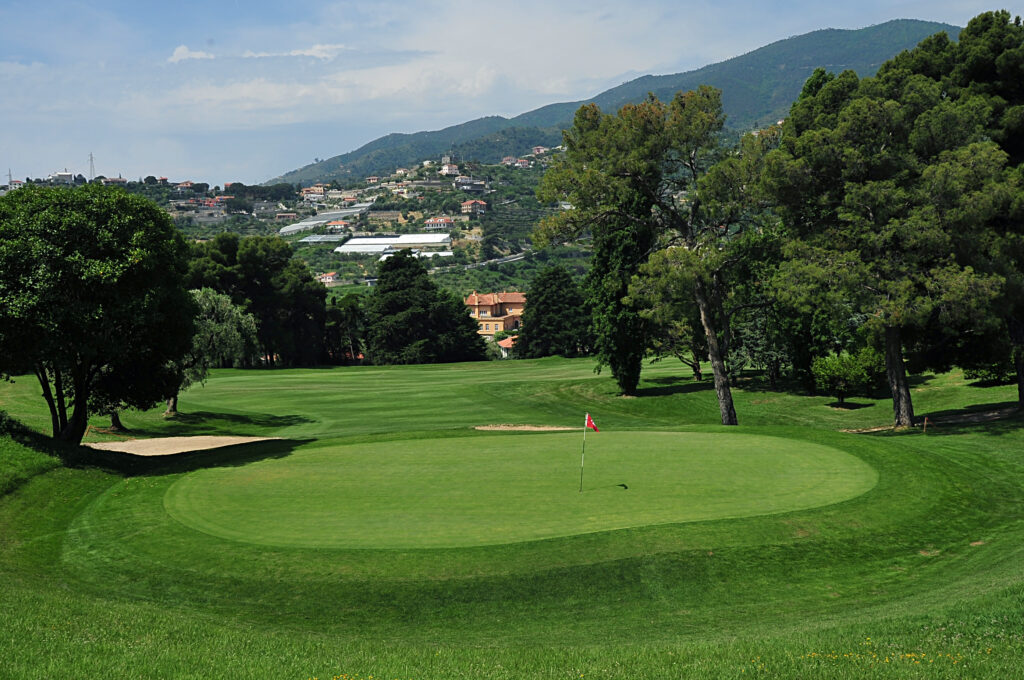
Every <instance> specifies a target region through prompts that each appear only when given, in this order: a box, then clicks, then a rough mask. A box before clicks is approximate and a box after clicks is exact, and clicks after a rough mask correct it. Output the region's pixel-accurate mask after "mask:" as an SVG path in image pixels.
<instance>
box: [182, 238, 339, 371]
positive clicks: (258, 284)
mask: <svg viewBox="0 0 1024 680" xmlns="http://www.w3.org/2000/svg"><path fill="white" fill-rule="evenodd" d="M292 255H293V251H292V247H291V246H290V245H289V244H288V243H287V242H286V241H284V240H283V239H281V238H280V237H278V236H247V237H245V238H240V237H239V236H238V235H237V234H231V233H222V234H218V235H217V236H216V237H215V238H214V239H213V240H211V241H208V242H206V243H197V244H195V245H194V246H193V248H192V259H191V261H190V262H189V272H188V276H187V278H186V282H187V284H188V286H189V287H190V288H212V289H214V290H216V291H218V292H220V293H224V294H226V295H228V296H230V297H231V300H232V301H233V302H234V303H235V304H238V305H241V306H242V307H244V308H245V310H246V311H247V312H249V313H250V314H252V315H253V316H254V317H255V318H256V321H257V338H258V340H259V344H260V351H261V354H262V355H263V357H264V358H265V361H266V362H267V364H268V365H276V364H277V363H279V362H280V363H282V364H284V365H286V366H294V365H299V366H313V365H315V364H316V363H317V361H318V360H319V359H320V357H321V356H322V352H323V342H324V324H325V315H326V311H325V300H326V297H327V290H326V289H325V288H324V286H323V284H321V283H320V282H319V281H317V280H316V279H314V278H313V275H312V274H311V273H310V271H309V269H308V267H306V265H305V264H303V263H302V262H301V261H299V260H296V259H294V258H293V257H292Z"/></svg>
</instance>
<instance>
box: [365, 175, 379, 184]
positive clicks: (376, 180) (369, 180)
mask: <svg viewBox="0 0 1024 680" xmlns="http://www.w3.org/2000/svg"><path fill="white" fill-rule="evenodd" d="M379 182H380V177H378V176H377V175H370V176H369V177H367V178H366V183H367V184H378V183H379Z"/></svg>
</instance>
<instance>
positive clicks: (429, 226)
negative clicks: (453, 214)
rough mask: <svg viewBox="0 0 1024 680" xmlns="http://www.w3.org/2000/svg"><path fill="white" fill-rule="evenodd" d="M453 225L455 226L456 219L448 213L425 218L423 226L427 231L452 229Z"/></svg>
mask: <svg viewBox="0 0 1024 680" xmlns="http://www.w3.org/2000/svg"><path fill="white" fill-rule="evenodd" d="M453 226H455V220H453V219H452V218H450V217H448V216H447V215H441V216H440V217H430V218H427V219H425V220H423V228H424V229H426V230H427V231H451V229H452V227H453Z"/></svg>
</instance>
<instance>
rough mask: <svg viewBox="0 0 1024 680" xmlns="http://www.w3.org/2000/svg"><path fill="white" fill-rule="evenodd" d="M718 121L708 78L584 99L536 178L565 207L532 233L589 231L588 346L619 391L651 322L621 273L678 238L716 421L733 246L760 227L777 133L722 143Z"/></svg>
mask: <svg viewBox="0 0 1024 680" xmlns="http://www.w3.org/2000/svg"><path fill="white" fill-rule="evenodd" d="M723 124H724V116H723V114H722V101H721V92H720V91H719V90H716V89H714V88H711V87H700V88H698V89H697V90H694V91H691V92H686V93H679V94H677V95H676V97H675V98H674V99H673V100H672V101H671V102H669V103H668V104H663V103H662V102H660V101H658V99H656V98H655V97H653V96H651V97H650V98H648V100H647V101H645V102H643V103H641V104H636V105H632V104H630V105H626V106H623V107H622V108H621V109H620V110H619V112H618V114H616V115H608V114H604V113H602V112H601V111H600V110H599V109H598V108H597V107H596V106H594V105H589V106H584V107H581V108H580V110H579V111H578V112H577V114H576V118H575V121H574V123H573V127H572V128H571V129H570V130H567V131H566V133H565V146H566V153H565V154H564V156H563V157H561V158H559V159H558V160H556V162H555V164H554V165H553V167H552V169H551V170H550V171H549V172H548V174H547V175H545V177H544V180H543V182H542V184H541V187H540V190H539V195H540V197H541V198H542V200H549V201H554V200H564V201H567V202H568V203H570V204H571V205H572V209H571V210H567V211H564V212H561V213H559V214H557V215H554V216H552V217H549V218H547V219H545V220H544V221H543V222H542V223H541V227H540V229H539V230H538V232H537V234H536V238H537V239H538V240H539V241H540V242H541V243H546V242H548V241H551V240H553V239H565V238H578V237H580V236H582V235H584V234H587V233H589V234H591V235H592V237H593V242H594V256H593V266H592V269H591V273H590V275H589V276H588V280H587V282H588V292H589V298H590V302H591V305H592V307H593V309H594V326H595V336H596V338H595V349H596V353H597V356H598V360H599V361H600V362H601V363H603V364H608V365H610V366H611V368H612V372H613V374H614V375H615V377H616V379H617V380H618V382H619V386H620V388H621V389H622V391H623V392H624V393H626V394H629V393H631V392H632V391H634V390H635V389H636V384H637V381H638V380H639V376H640V365H641V363H640V362H641V360H642V359H643V356H644V354H645V352H646V350H647V344H648V343H647V335H648V331H649V327H648V320H647V319H645V317H644V316H642V315H641V314H640V310H639V309H638V308H637V306H636V302H635V300H634V301H631V300H630V299H627V298H626V296H627V294H628V292H629V283H630V279H631V278H632V277H633V276H634V275H635V274H637V273H638V272H639V271H640V268H641V266H642V265H643V264H644V263H645V262H647V260H648V259H649V257H650V255H651V253H652V252H654V251H656V250H659V249H664V248H676V249H677V250H676V252H675V253H674V256H673V257H672V258H671V264H672V266H675V267H681V268H683V269H684V270H685V272H684V274H683V278H685V279H686V280H687V281H688V286H687V293H686V294H687V295H688V296H689V297H692V299H693V301H694V304H695V306H696V308H697V310H698V311H699V318H700V322H701V327H702V330H703V332H704V334H705V337H706V339H707V348H708V354H709V356H710V359H711V367H712V373H713V375H714V380H715V391H716V394H717V395H718V400H719V407H720V411H721V418H722V423H723V424H727V425H734V424H736V422H737V419H736V411H735V408H734V407H733V404H732V394H731V391H730V385H729V377H728V371H727V368H726V360H727V356H728V351H729V314H730V311H729V308H728V306H727V304H726V303H727V298H728V296H729V294H730V290H731V282H730V274H731V267H732V265H733V264H734V263H735V262H736V260H735V259H734V258H733V257H732V251H731V248H732V244H733V243H738V242H742V241H745V240H749V239H751V238H756V237H758V235H759V234H763V233H764V232H763V229H761V227H762V226H763V224H764V222H765V221H767V218H768V216H767V206H766V205H765V204H764V201H763V199H762V196H761V194H760V192H759V191H758V189H759V187H760V168H761V164H762V162H763V159H764V157H765V154H766V152H767V151H768V150H770V149H771V148H772V147H773V145H774V144H775V142H776V140H777V136H778V135H777V131H776V130H774V129H770V130H766V131H761V132H760V133H759V134H757V135H747V136H746V137H744V138H743V140H742V142H741V144H740V146H739V148H737V149H731V150H730V149H722V148H721V147H720V144H719V135H720V133H721V131H722V126H723ZM666 263H667V261H666Z"/></svg>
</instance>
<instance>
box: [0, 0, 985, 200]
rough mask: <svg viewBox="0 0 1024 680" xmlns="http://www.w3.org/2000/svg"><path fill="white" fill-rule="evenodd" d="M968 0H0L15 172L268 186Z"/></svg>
mask: <svg viewBox="0 0 1024 680" xmlns="http://www.w3.org/2000/svg"><path fill="white" fill-rule="evenodd" d="M997 8H998V7H997V6H993V5H987V4H985V3H982V2H970V1H954V0H948V1H945V0H931V1H928V2H925V1H916V0H914V1H910V0H906V1H905V0H890V1H887V2H885V1H881V0H860V1H859V2H840V3H837V2H824V1H821V2H818V1H810V0H792V1H789V2H781V1H779V0H762V1H761V2H751V1H747V2H740V1H737V0H714V1H711V0H708V1H702V2H691V1H689V0H675V1H673V0H630V1H629V2H605V1H602V0H581V1H577V0H568V1H564V2H559V1H553V0H547V1H539V0H513V1H512V2H509V1H508V0H504V1H502V2H491V1H490V0H477V1H476V2H471V3H465V2H452V1H451V0H442V1H436V2H435V1H434V0H422V1H419V2H398V1H391V0H376V1H374V2H352V1H349V0H342V1H335V2H330V1H321V2H310V1H307V0H292V1H291V2H281V1H280V0H277V1H276V2H266V1H265V0H245V1H241V0H235V1H225V2H218V1H217V0H206V1H204V2H193V0H175V1H174V2H161V3H157V2H148V1H146V0H142V1H141V2H140V1H139V0H91V1H88V2H86V1H82V2H78V1H75V2H71V1H67V0H51V1H50V2H42V3H33V2H24V1H22V2H15V1H14V0H0V171H2V173H3V180H2V181H0V183H6V175H7V172H8V168H9V169H10V171H11V172H12V173H13V176H14V177H15V178H16V179H17V178H24V177H26V176H31V177H45V176H46V175H49V174H50V173H52V172H55V171H58V170H63V169H64V168H68V169H70V170H72V171H73V172H76V173H82V174H84V175H88V174H89V162H88V157H89V154H90V153H92V154H94V156H95V159H96V161H95V163H96V173H97V174H103V175H107V176H117V175H121V176H124V177H128V178H138V177H141V176H144V175H150V174H153V175H157V176H167V177H169V178H170V179H172V180H184V179H193V180H196V181H205V182H209V183H210V184H219V185H222V184H224V183H225V182H231V181H243V182H246V183H256V182H261V181H264V180H266V179H269V178H271V177H273V176H276V175H279V174H281V173H283V172H286V171H288V170H292V169H294V168H297V167H300V166H302V165H305V164H307V163H310V162H312V161H313V159H314V158H327V157H330V156H333V155H336V154H340V153H344V152H346V151H351V150H352V149H355V148H357V147H359V146H361V145H362V144H364V143H366V142H368V141H370V140H372V139H375V138H376V137H379V136H381V135H384V134H387V133H389V132H415V131H418V130H427V129H437V128H441V127H444V126H447V125H452V124H455V123H460V122H463V121H466V120H470V119H472V118H477V117H479V116H485V115H502V116H513V115H517V114H519V113H523V112H525V111H529V110H531V109H533V108H536V107H538V106H542V105H544V104H549V103H552V102H557V101H574V100H578V99H583V98H585V97H588V96H591V95H593V94H597V93H598V92H600V91H602V90H604V89H607V88H608V87H611V86H614V85H617V84H619V83H621V82H623V81H625V80H629V79H631V78H634V77H636V76H638V75H642V74H645V73H656V74H661V73H676V72H680V71H688V70H691V69H694V68H699V67H701V66H704V65H706V64H709V63H713V62H717V61H721V60H723V59H728V58H729V57H733V56H736V55H739V54H743V53H745V52H749V51H751V50H753V49H756V48H758V47H760V46H762V45H765V44H767V43H770V42H773V41H775V40H779V39H782V38H786V37H789V36H793V35H798V34H801V33H806V32H808V31H812V30H816V29H819V28H829V27H832V28H861V27H864V26H868V25H871V24H877V23H881V22H884V21H888V20H889V19H895V18H914V19H927V20H932V21H942V22H947V23H951V24H955V25H959V26H963V25H964V24H966V22H967V21H968V20H969V19H970V18H971V17H973V16H975V15H976V14H978V13H980V12H982V11H986V10H988V9H997Z"/></svg>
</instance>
